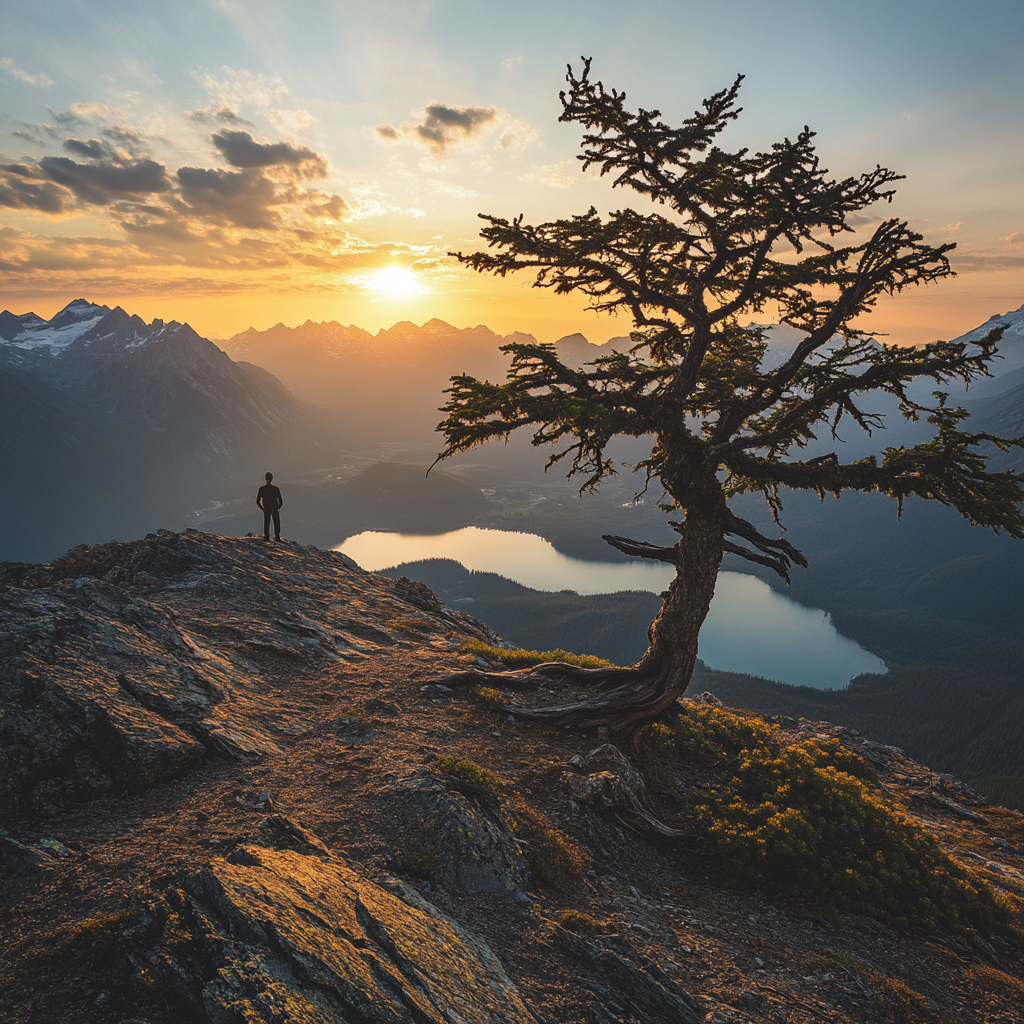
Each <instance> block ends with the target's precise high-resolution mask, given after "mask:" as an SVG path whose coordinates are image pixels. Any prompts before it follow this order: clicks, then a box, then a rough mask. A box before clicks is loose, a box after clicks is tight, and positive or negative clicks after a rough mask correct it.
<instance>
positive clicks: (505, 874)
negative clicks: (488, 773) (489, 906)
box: [389, 775, 529, 893]
mask: <svg viewBox="0 0 1024 1024" xmlns="http://www.w3.org/2000/svg"><path fill="white" fill-rule="evenodd" d="M389 798H390V801H389V802H392V803H393V805H394V807H395V812H396V814H398V815H400V818H401V820H402V822H403V823H404V834H405V836H406V837H407V839H408V842H409V846H410V848H411V849H412V850H415V851H417V852H419V853H420V863H421V864H422V863H424V855H425V857H426V858H427V860H428V861H429V864H430V870H429V874H430V877H431V878H432V880H433V881H434V882H435V883H437V884H438V885H440V886H442V887H443V888H445V889H448V890H449V891H453V892H454V891H458V892H493V893H503V892H506V893H508V892H514V891H515V890H517V889H518V888H519V887H520V886H521V885H522V884H523V883H524V882H525V881H526V878H527V876H528V873H529V869H528V868H527V866H526V861H525V859H524V858H523V856H522V854H521V853H520V852H519V846H518V843H517V842H516V840H515V839H514V838H513V837H512V833H511V831H510V829H509V826H508V823H507V821H506V820H505V816H504V815H503V814H502V812H501V806H500V804H499V803H498V798H497V797H496V796H495V794H494V793H493V792H492V791H491V790H490V789H488V788H487V787H486V786H481V785H478V784H477V783H473V782H467V781H465V780H463V779H457V778H454V777H453V776H449V775H425V776H415V777H413V778H411V779H405V780H403V781H402V782H400V783H398V784H397V785H396V786H395V787H394V788H393V790H392V791H391V793H390V794H389ZM406 859H408V857H406ZM400 861H401V858H399V862H400Z"/></svg>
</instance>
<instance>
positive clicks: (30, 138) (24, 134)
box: [11, 128, 43, 146]
mask: <svg viewBox="0 0 1024 1024" xmlns="http://www.w3.org/2000/svg"><path fill="white" fill-rule="evenodd" d="M11 134H12V135H13V136H14V137H15V138H16V139H24V140H25V141H26V142H31V143H33V145H36V146H41V145H42V144H43V140H42V139H37V138H36V137H35V136H34V135H33V134H32V133H31V132H30V131H26V130H25V129H24V128H18V129H17V130H16V131H13V132H11Z"/></svg>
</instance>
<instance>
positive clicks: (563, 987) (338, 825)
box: [0, 531, 1024, 1024]
mask: <svg viewBox="0 0 1024 1024" xmlns="http://www.w3.org/2000/svg"><path fill="white" fill-rule="evenodd" d="M0 608H2V614H3V617H4V623H5V628H4V631H3V634H2V637H0V701H2V709H0V786H2V787H3V788H2V790H0V792H2V794H3V795H2V798H0V807H2V809H3V810H2V813H3V822H2V825H3V834H2V835H0V904H2V906H3V908H4V910H3V914H4V920H5V921H7V922H10V925H9V926H8V927H5V928H4V929H3V930H2V934H0V948H2V954H0V965H2V966H0V1013H2V1016H3V1017H4V1019H5V1020H11V1021H26V1022H27V1021H72V1020H73V1021H76V1022H90V1021H126V1022H127V1021H133V1022H141V1021H147V1022H150V1024H158V1022H164V1021H167V1022H170V1021H182V1020H197V1021H214V1022H222V1021H223V1022H229V1021H230V1022H234V1021H337V1020H346V1021H361V1022H363V1021H388V1022H390V1021H394V1022H396V1024H397V1022H399V1021H406V1020H411V1021H418V1022H431V1024H433V1022H437V1024H441V1022H445V1024H459V1022H465V1024H477V1022H479V1024H485V1022H486V1024H499V1022H502V1021H504V1022H507V1024H512V1022H520V1021H523V1022H527V1021H531V1022H532V1021H556V1020H557V1021H566V1022H572V1024H575V1022H580V1024H583V1022H587V1024H591V1022H597V1024H609V1022H623V1024H624V1022H648V1021H649V1022H659V1024H660V1022H663V1021H708V1022H715V1024H724V1022H730V1021H747V1020H750V1021H759V1020H765V1021H812V1020H829V1021H862V1020H872V1021H941V1020H958V1021H985V1022H993V1024H994V1022H997V1021H1000V1022H1009V1021H1015V1020H1019V1019H1020V1017H1021V1014H1022V1013H1024V983H1022V981H1021V980H1020V979H1021V977H1022V975H1024V961H1022V957H1021V950H1020V947H1019V946H1017V945H1015V944H1013V943H1012V942H1011V941H1008V940H1007V939H1006V938H1002V937H1000V936H998V935H982V934H980V933H970V932H955V933H953V932H943V931H941V930H940V931H936V932H933V933H931V934H930V935H927V936H921V935H917V934H913V933H909V932H907V931H905V930H901V929H900V928H898V927H896V926H895V925H894V924H892V923H891V922H889V921H887V920H885V919H884V918H883V917H879V916H873V915H871V914H870V913H866V912H864V911H863V910H860V911H858V912H853V911H850V912H844V913H843V914H841V915H840V917H839V918H834V917H828V916H823V915H821V914H819V913H816V912H815V908H814V907H813V906H807V905H802V904H800V903H799V901H794V900H793V899H792V898H790V897H784V896H782V895H780V894H778V893H773V892H771V891H769V890H766V889H757V890H751V889H736V888H724V887H723V886H722V885H721V884H719V883H718V882H716V881H715V880H714V872H713V871H712V870H711V866H710V865H709V864H708V863H707V862H706V860H704V859H702V854H701V848H700V845H699V842H695V840H694V830H693V827H690V826H688V825H687V818H686V814H685V812H684V810H683V809H682V808H683V805H682V804H681V803H680V794H681V792H682V791H683V790H685V789H686V788H687V787H688V786H692V785H695V784H696V782H695V781H694V780H698V779H699V778H700V777H701V772H702V771H705V768H704V767H703V766H702V765H700V764H695V765H693V766H691V767H690V768H688V767H686V766H683V767H682V768H681V769H678V770H674V771H675V774H672V772H671V771H669V770H668V769H667V768H666V767H665V765H663V764H658V763H656V762H655V760H653V759H652V756H650V754H649V752H648V753H646V754H645V752H644V751H643V750H642V749H638V750H636V751H629V750H619V749H617V748H616V747H615V746H613V745H611V744H608V743H607V742H606V740H604V739H602V738H600V737H596V736H581V735H571V734H570V735H566V734H564V733H556V732H553V731H548V730H545V729H542V728H537V727H526V726H517V725H515V723H514V722H512V721H510V720H508V719H507V718H506V716H505V715H504V714H503V713H502V712H501V711H500V707H499V701H497V700H496V699H495V697H494V695H492V694H490V693H488V692H487V691H485V690H481V691H480V692H474V691H471V690H465V691H464V690H453V689H452V688H450V687H448V686H445V685H438V683H437V680H438V679H440V678H442V677H443V676H445V675H447V674H449V673H453V672H456V671H459V670H463V669H465V668H467V667H470V666H471V665H473V664H475V663H476V661H477V659H478V657H479V656H478V655H476V654H473V653H467V652H466V649H465V645H466V643H467V641H476V642H478V643H485V644H490V645H496V646H500V643H501V641H500V639H499V638H498V637H495V636H494V635H493V634H491V633H490V632H489V631H488V630H487V629H486V627H484V626H483V625H482V624H481V623H479V622H477V621H476V620H474V619H472V618H470V617H469V616H467V615H464V614H462V613H459V612H455V611H452V610H451V609H449V608H447V607H445V606H444V605H442V604H441V603H440V602H439V601H438V600H437V599H436V597H434V595H433V594H432V593H431V592H430V591H429V590H428V589H427V588H426V587H424V586H423V585H422V584H417V583H415V582H411V581H409V580H406V579H400V580H391V579H388V578H386V577H383V576H380V575H377V574H373V573H368V572H365V571H363V570H361V569H360V568H359V567H358V566H356V565H355V564H354V563H352V562H351V561H350V560H348V559H346V558H344V556H341V555H339V554H337V553H333V552H327V551H322V550H319V549H316V548H312V547H306V546H302V545H297V544H290V543H286V544H267V543H264V542H263V541H262V540H259V539H256V538H241V539H227V538H223V537H217V536H214V535H211V534H204V533H199V532H197V531H187V532H186V533H183V534H176V533H172V532H169V531H160V532H159V533H158V534H153V535H150V536H148V537H147V538H145V539H144V540H139V541H134V542H128V543H111V544H107V545H99V546H96V547H91V548H88V547H84V546H83V547H81V548H76V549H74V550H72V551H71V552H69V553H68V554H67V555H66V556H65V557H64V558H62V559H58V560H56V561H55V562H53V563H52V564H48V565H29V564H21V563H4V564H3V565H2V567H0ZM484 660H486V659H484ZM481 667H483V666H481ZM566 696H567V694H566V692H565V691H564V690H563V691H562V692H561V693H559V694H557V697H556V694H554V693H550V694H549V693H546V692H543V691H542V692H540V693H538V694H536V695H531V699H538V700H544V699H564V698H565V697H566ZM708 703H711V704H714V703H715V699H714V698H713V697H711V696H710V695H704V696H702V697H700V698H692V699H691V700H689V701H684V702H683V705H682V708H681V710H682V711H683V712H685V710H686V708H687V707H696V706H707V704H708ZM776 724H777V726H778V727H779V728H780V729H781V730H783V731H784V732H785V733H787V734H791V735H792V736H793V737H794V738H797V737H820V738H822V739H823V740H829V741H839V742H840V743H842V744H843V745H844V746H845V747H846V748H847V749H848V750H850V751H851V752H854V753H856V754H857V756H858V757H860V758H863V759H864V761H865V762H867V763H868V764H869V765H870V766H871V767H872V768H873V770H874V771H875V773H876V774H877V778H878V780H879V787H880V792H881V793H882V794H883V795H884V798H885V799H886V800H887V801H888V802H889V804H890V805H891V806H892V808H893V809H894V810H897V811H899V812H900V813H902V814H905V815H906V816H907V817H908V818H909V819H910V820H913V821H916V822H918V823H919V824H921V825H922V826H923V827H925V828H926V829H927V830H928V831H929V832H931V833H932V834H933V835H935V836H936V837H937V839H938V840H939V842H940V843H941V845H942V846H943V848H944V849H945V850H946V851H947V852H948V853H949V854H950V855H951V856H953V857H954V858H955V859H956V860H957V861H958V862H959V863H961V864H964V865H967V866H968V867H970V868H971V870H972V872H973V873H974V874H973V876H972V877H977V878H984V879H985V880H986V881H987V882H988V883H989V884H990V885H991V886H992V888H993V889H994V890H995V891H997V892H999V893H1001V894H1003V895H1004V897H1005V898H1006V899H1008V900H1010V901H1011V902H1012V903H1014V904H1015V905H1016V906H1018V907H1019V906H1020V905H1021V903H1022V901H1024V854H1022V852H1021V847H1024V819H1022V817H1021V815H1019V814H1016V812H1012V811H1007V810H1005V809H1002V808H996V807H991V806H989V805H987V804H985V802H984V801H983V800H982V799H981V798H980V797H979V796H978V795H977V794H975V793H973V792H972V791H971V790H970V789H969V787H967V786H965V785H964V784H963V783H961V782H959V781H958V780H956V779H954V778H952V777H950V776H945V775H941V774H938V773H935V772H932V771H930V770H929V769H927V768H925V767H924V766H922V765H919V764H917V763H915V762H914V761H913V760H911V759H910V758H908V757H907V756H906V755H905V754H904V753H903V752H902V751H899V750H897V749H896V748H892V747H886V746H883V745H881V744H877V743H873V742H872V741H870V740H869V739H866V738H864V737H861V736H858V735H857V734H855V733H853V732H851V731H850V730H845V729H841V728H837V727H834V726H830V725H828V724H827V723H815V722H807V721H795V720H787V719H783V720H779V721H778V722H777V723H776ZM467 765H468V766H470V767H471V768H472V771H470V772H469V774H468V775H467V772H466V766H467ZM474 772H475V774H474ZM637 806H640V807H641V808H646V809H648V810H651V811H653V812H656V813H657V814H658V815H659V816H660V817H661V818H662V819H663V820H664V821H668V822H669V823H670V824H673V825H675V826H678V827H677V828H675V829H674V832H676V833H678V834H677V835H665V836H663V837H662V838H661V839H646V838H643V837H642V836H641V835H640V834H639V832H638V831H637V829H638V823H637V819H636V817H635V815H634V812H635V810H636V807H637ZM691 826H692V823H691ZM567 851H568V852H567ZM559 857H562V859H563V861H565V859H566V857H568V860H567V861H566V863H568V864H569V868H567V869H566V870H565V871H563V872H562V874H561V875H559V873H558V872H556V871H553V870H552V868H551V865H552V864H553V863H555V862H557V861H558V858H559ZM573 857H575V858H576V861H573V860H572V858H573ZM573 864H575V867H573Z"/></svg>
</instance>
